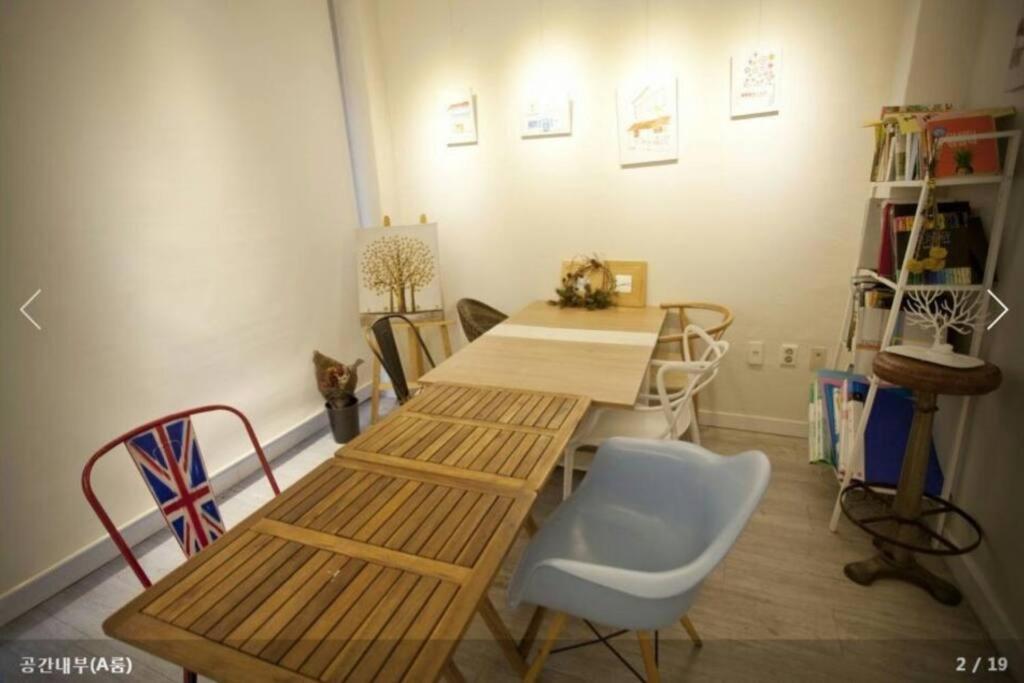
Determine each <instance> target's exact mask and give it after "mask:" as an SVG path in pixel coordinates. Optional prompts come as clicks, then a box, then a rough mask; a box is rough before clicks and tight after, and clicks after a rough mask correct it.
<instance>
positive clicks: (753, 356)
mask: <svg viewBox="0 0 1024 683" xmlns="http://www.w3.org/2000/svg"><path fill="white" fill-rule="evenodd" d="M747 365H757V366H760V365H764V342H762V341H752V342H747Z"/></svg>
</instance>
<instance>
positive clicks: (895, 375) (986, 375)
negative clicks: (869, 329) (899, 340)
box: [873, 351, 1003, 396]
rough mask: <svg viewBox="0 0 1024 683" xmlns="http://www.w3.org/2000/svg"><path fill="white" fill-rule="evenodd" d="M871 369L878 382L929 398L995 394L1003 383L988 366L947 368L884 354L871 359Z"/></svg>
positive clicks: (987, 364)
mask: <svg viewBox="0 0 1024 683" xmlns="http://www.w3.org/2000/svg"><path fill="white" fill-rule="evenodd" d="M873 367H874V371H875V374H876V375H878V377H879V379H882V380H885V381H886V382H891V383H892V384H896V385H899V386H901V387H906V388H908V389H912V390H914V391H927V392H931V393H933V394H949V395H952V396H976V395H979V394H987V393H988V392H990V391H995V390H996V389H997V388H998V387H999V384H1000V382H1002V381H1003V374H1002V373H1001V372H1000V371H999V368H998V367H996V366H995V365H992V364H991V363H985V364H984V365H980V366H978V367H976V368H967V369H961V368H949V367H946V366H945V365H938V364H936V363H929V362H927V361H923V360H917V359H916V358H908V357H906V356H900V355H898V354H895V353H888V352H886V351H882V352H881V353H879V354H878V355H877V356H875V362H874V366H873Z"/></svg>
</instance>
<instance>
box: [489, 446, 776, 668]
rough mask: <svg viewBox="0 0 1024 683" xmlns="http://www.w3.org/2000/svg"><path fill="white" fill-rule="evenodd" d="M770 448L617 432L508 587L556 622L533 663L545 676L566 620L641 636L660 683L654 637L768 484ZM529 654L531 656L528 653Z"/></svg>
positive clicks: (679, 613)
mask: <svg viewBox="0 0 1024 683" xmlns="http://www.w3.org/2000/svg"><path fill="white" fill-rule="evenodd" d="M770 473H771V466H770V464H769V462H768V458H767V457H766V456H765V454H764V453H761V452H759V451H751V452H748V453H742V454H739V455H732V456H720V455H717V454H715V453H712V452H711V451H709V450H707V449H705V448H702V447H701V446H697V445H694V444H691V443H686V442H681V441H654V440H647V439H624V438H614V439H609V440H607V441H605V442H604V444H602V445H601V447H600V448H599V449H598V451H597V455H596V457H595V458H594V463H593V465H592V466H591V468H590V472H589V473H588V474H587V477H586V479H584V480H583V483H582V484H581V485H580V487H579V490H577V491H576V493H574V494H573V495H572V496H571V497H570V498H569V500H567V501H565V502H564V503H562V504H561V505H560V506H559V507H558V509H556V510H555V512H554V513H553V514H552V515H551V517H549V518H548V519H547V520H546V521H545V522H544V525H543V526H542V527H541V528H540V530H539V531H538V532H537V534H536V535H535V536H534V537H533V539H532V540H531V541H530V543H529V545H528V546H527V547H526V550H525V551H524V553H523V556H522V559H520V561H519V565H518V566H517V567H516V571H515V574H514V575H513V577H512V580H511V582H510V583H509V588H508V594H509V603H510V604H511V605H512V606H513V607H515V606H518V605H519V604H520V603H522V602H526V603H530V604H534V605H537V606H538V609H537V612H536V613H535V615H534V619H533V620H531V625H533V626H532V627H531V630H532V631H533V632H536V628H537V627H539V625H540V622H541V620H542V619H543V614H544V610H545V609H547V610H551V611H553V612H554V613H555V614H554V618H553V619H552V621H551V625H550V626H549V629H548V635H547V639H546V641H545V642H544V644H543V645H542V648H541V650H540V653H539V654H538V656H537V658H536V659H535V660H534V662H533V666H531V667H530V670H529V673H528V674H527V676H526V679H525V680H527V681H532V680H535V679H536V677H537V676H538V675H539V673H540V670H541V669H542V668H543V666H544V660H545V659H546V658H547V655H548V654H549V653H550V652H551V649H552V646H553V644H554V641H555V640H556V639H557V638H558V635H559V633H560V631H561V629H562V627H563V626H564V625H565V621H566V618H567V615H573V616H576V617H579V618H582V619H588V620H591V621H594V622H598V623H600V624H604V625H606V626H610V627H614V628H619V629H629V630H634V631H637V636H638V638H640V645H641V650H642V652H643V655H644V664H645V667H646V669H647V680H648V681H656V680H657V679H658V672H657V666H656V664H655V662H654V653H653V648H652V647H651V639H650V632H651V631H652V630H657V629H662V628H665V627H668V626H671V625H673V624H676V623H680V622H681V623H682V625H683V627H684V628H685V629H686V631H687V632H688V633H689V635H690V638H691V639H693V641H694V643H695V644H696V645H700V638H699V637H698V636H697V631H696V629H695V628H694V626H693V624H692V623H691V622H690V620H689V619H688V618H686V616H685V615H686V612H687V610H688V609H689V608H690V605H691V604H692V603H693V601H694V599H695V598H696V597H697V593H698V591H699V590H700V587H701V585H702V584H703V582H704V580H705V579H706V578H707V576H708V574H710V573H711V571H712V570H713V569H714V568H715V566H717V565H718V563H719V562H721V561H722V559H723V558H724V557H725V555H726V553H728V551H729V549H730V548H731V547H732V546H733V544H734V543H735V542H736V539H737V538H738V537H739V535H740V532H741V531H742V530H743V528H744V526H746V524H747V521H748V520H749V519H750V517H751V515H753V513H754V510H755V509H756V508H757V505H758V503H759V502H760V500H761V496H762V495H763V494H764V492H765V489H766V488H767V487H768V479H769V476H770ZM528 655H529V652H528V651H526V652H524V656H528Z"/></svg>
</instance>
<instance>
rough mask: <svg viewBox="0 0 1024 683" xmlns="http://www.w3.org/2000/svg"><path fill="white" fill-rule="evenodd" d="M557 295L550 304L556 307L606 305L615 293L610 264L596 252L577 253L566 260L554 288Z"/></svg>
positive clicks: (593, 307)
mask: <svg viewBox="0 0 1024 683" xmlns="http://www.w3.org/2000/svg"><path fill="white" fill-rule="evenodd" d="M555 294H557V295H558V299H557V300H556V301H551V302H549V303H551V304H552V305H555V306H558V307H559V308H586V309H588V310H591V311H593V310H596V309H601V308H608V307H609V306H611V305H612V303H613V297H614V294H615V276H614V275H613V274H612V271H611V268H609V267H608V264H607V263H605V262H604V261H603V260H602V259H601V258H599V257H598V256H597V255H596V254H595V255H594V256H577V257H576V258H574V259H573V260H572V262H571V263H570V264H569V271H568V272H567V273H566V274H565V277H563V278H562V285H561V286H560V287H558V288H556V289H555Z"/></svg>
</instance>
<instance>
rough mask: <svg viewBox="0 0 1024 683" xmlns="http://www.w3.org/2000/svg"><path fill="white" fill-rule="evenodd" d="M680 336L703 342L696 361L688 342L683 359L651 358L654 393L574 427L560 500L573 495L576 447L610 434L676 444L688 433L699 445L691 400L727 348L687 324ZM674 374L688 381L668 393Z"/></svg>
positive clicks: (590, 416) (595, 413)
mask: <svg viewBox="0 0 1024 683" xmlns="http://www.w3.org/2000/svg"><path fill="white" fill-rule="evenodd" d="M683 337H684V338H686V339H700V340H701V341H703V342H704V349H703V351H701V352H700V354H699V355H698V356H697V358H693V357H691V353H694V352H692V351H691V349H692V346H693V344H692V343H683V344H681V347H682V353H683V358H684V359H683V360H681V361H678V360H658V359H655V360H652V361H651V367H652V368H657V375H656V376H655V387H656V390H657V393H656V394H649V393H641V394H640V401H639V402H638V403H637V405H635V406H633V407H632V408H614V407H603V406H602V407H598V408H594V409H593V410H591V411H590V412H589V413H588V414H587V416H586V418H584V420H583V422H582V424H580V426H579V427H577V429H576V433H575V434H573V436H572V438H571V439H570V440H569V444H568V445H567V446H566V447H565V455H564V456H563V458H562V470H563V477H564V479H563V484H562V486H563V488H562V495H563V498H568V497H569V494H571V493H572V473H573V468H574V466H575V464H576V451H578V450H579V449H580V448H584V447H588V446H589V447H593V448H597V447H598V446H600V445H601V443H602V442H603V441H604V440H605V439H608V438H610V437H613V436H632V437H636V438H643V439H672V440H678V439H680V438H682V436H683V435H684V434H686V433H687V431H689V433H690V440H691V441H693V442H694V443H696V444H699V443H700V427H699V426H698V424H697V418H696V415H695V414H694V412H695V411H694V409H693V398H694V397H695V396H696V395H697V394H698V392H700V391H701V389H703V388H704V387H706V386H707V385H708V384H710V383H711V380H713V379H714V378H715V376H716V375H717V374H718V368H719V364H720V363H721V362H722V357H723V356H725V354H726V352H727V351H728V350H729V342H727V341H722V340H716V339H714V338H713V337H712V336H711V335H709V334H708V333H707V332H705V331H704V329H703V328H700V327H698V326H697V325H687V327H686V329H685V330H684V331H683ZM674 373H684V374H686V375H688V376H689V379H688V380H687V381H686V382H685V383H684V384H683V386H682V388H680V389H677V390H676V391H674V392H670V391H669V389H668V388H667V386H666V377H667V376H668V375H669V374H674Z"/></svg>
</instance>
